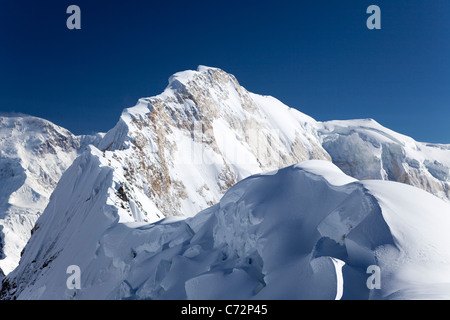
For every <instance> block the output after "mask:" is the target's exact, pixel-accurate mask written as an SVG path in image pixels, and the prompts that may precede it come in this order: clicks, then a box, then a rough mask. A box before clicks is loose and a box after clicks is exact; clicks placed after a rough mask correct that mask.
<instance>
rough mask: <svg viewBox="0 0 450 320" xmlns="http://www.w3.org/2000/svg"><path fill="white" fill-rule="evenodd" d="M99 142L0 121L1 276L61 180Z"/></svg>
mask: <svg viewBox="0 0 450 320" xmlns="http://www.w3.org/2000/svg"><path fill="white" fill-rule="evenodd" d="M99 136H101V135H97V136H75V135H73V134H72V133H70V132H69V131H68V130H66V129H64V128H61V127H59V126H57V125H55V124H53V123H51V122H50V121H47V120H44V119H40V118H37V117H33V116H28V115H20V114H9V115H7V116H1V117H0V191H1V192H0V268H1V269H3V271H4V272H5V273H6V274H8V273H9V272H11V271H12V270H13V269H14V268H15V267H16V266H17V264H18V263H19V259H20V253H21V251H22V249H23V247H24V246H25V244H26V242H27V241H28V239H29V237H30V232H31V230H32V228H33V226H34V224H35V222H36V220H37V219H38V217H39V216H40V214H41V213H42V212H43V211H44V209H45V207H46V205H47V203H48V201H49V198H50V195H51V194H52V192H53V190H54V188H55V187H56V184H57V183H58V181H59V179H60V177H61V175H62V174H63V173H64V171H65V170H66V169H67V168H68V167H69V166H70V165H71V164H72V161H73V160H74V159H75V158H76V157H77V156H78V155H79V154H80V153H81V152H82V151H83V150H84V149H85V147H86V145H87V144H89V143H95V142H96V141H98V139H99Z"/></svg>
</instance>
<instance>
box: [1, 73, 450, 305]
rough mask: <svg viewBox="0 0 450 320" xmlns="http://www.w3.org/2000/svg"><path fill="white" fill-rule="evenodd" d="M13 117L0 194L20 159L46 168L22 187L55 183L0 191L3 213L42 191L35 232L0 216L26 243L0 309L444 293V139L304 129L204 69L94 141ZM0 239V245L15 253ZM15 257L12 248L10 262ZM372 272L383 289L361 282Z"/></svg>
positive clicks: (366, 123) (282, 110)
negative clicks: (26, 303)
mask: <svg viewBox="0 0 450 320" xmlns="http://www.w3.org/2000/svg"><path fill="white" fill-rule="evenodd" d="M20 121H24V120H18V123H19V124H14V125H13V126H12V127H11V125H10V124H8V125H9V126H10V127H8V126H5V130H4V131H0V136H5V137H9V136H8V135H11V132H12V134H13V135H14V134H16V133H15V132H16V131H17V132H26V131H27V130H31V134H28V133H27V134H21V135H19V136H18V138H17V139H16V140H17V143H16V145H18V146H19V147H16V146H14V147H11V148H9V147H8V144H7V143H9V142H10V141H14V139H10V138H7V139H3V140H2V143H5V147H4V148H3V147H2V148H1V149H0V150H7V151H8V152H7V153H5V154H3V153H0V162H1V161H4V160H3V159H7V160H6V162H5V163H4V165H1V166H0V174H5V172H6V173H8V172H9V173H11V172H13V173H14V174H9V175H6V176H7V178H8V179H10V180H8V183H7V184H1V183H0V190H2V189H1V188H7V189H8V188H10V187H11V186H13V185H15V184H16V185H17V186H18V187H19V188H20V187H21V186H22V183H23V181H22V182H21V180H20V178H21V177H22V178H24V179H25V175H23V174H19V173H21V172H22V171H21V170H22V169H21V168H24V166H23V163H24V160H23V159H21V158H25V159H29V160H28V161H29V162H30V163H34V164H37V165H41V164H43V168H40V167H38V169H36V168H35V167H33V166H31V167H30V166H28V167H27V168H32V169H27V170H29V171H31V172H33V170H34V171H35V172H39V174H37V175H35V176H33V179H29V180H27V179H28V178H27V179H25V180H24V181H25V182H26V181H30V183H28V185H27V183H25V184H23V185H24V186H26V185H27V186H30V187H23V189H24V190H34V191H36V190H38V188H37V187H35V186H36V185H39V184H40V183H42V181H47V180H46V179H47V177H51V178H52V180H51V183H49V184H48V185H47V184H44V187H45V188H47V189H45V190H47V191H46V192H47V193H44V192H40V191H39V192H37V193H36V192H35V193H31V196H24V195H27V194H29V193H26V192H23V193H22V198H20V199H22V200H21V201H22V202H15V203H13V202H12V200H11V199H14V197H10V196H7V197H4V198H1V197H2V196H4V195H5V194H6V195H8V193H3V194H0V200H2V201H3V202H0V205H2V203H9V204H14V205H16V206H18V204H20V203H21V204H23V207H21V208H22V209H21V210H25V211H26V212H27V213H31V214H34V212H35V210H37V208H38V207H39V208H41V207H45V205H47V202H48V201H49V200H48V197H49V195H50V194H51V197H50V201H49V202H48V205H47V206H46V208H45V211H44V213H43V214H42V215H41V216H40V217H39V220H38V221H37V223H36V224H34V221H35V220H34V221H32V220H30V221H28V220H26V219H25V220H24V219H23V216H24V215H22V216H20V215H12V214H10V213H8V214H7V217H11V216H14V217H19V218H20V221H19V220H17V221H15V222H14V226H15V227H16V228H23V230H22V229H20V230H19V229H16V230H13V232H9V234H10V236H9V237H10V239H13V237H15V236H16V234H18V235H19V236H20V237H22V238H21V240H20V241H22V243H23V244H25V241H27V240H28V237H29V236H30V235H29V233H27V230H32V236H31V239H30V240H29V242H28V244H27V246H26V247H25V249H24V251H23V255H22V258H21V262H20V264H19V266H18V267H17V268H16V269H15V270H14V271H13V272H11V273H9V271H11V270H12V268H13V267H12V266H13V265H12V264H11V265H10V268H9V271H8V272H5V273H8V275H7V277H6V278H5V279H4V281H3V283H2V288H1V293H0V299H1V298H3V299H10V298H19V299H149V298H150V299H222V298H226V299H253V298H255V299H302V298H306V299H311V298H313V299H315V298H320V299H341V298H342V299H353V298H357V299H378V298H387V299H389V298H392V299H397V298H398V299H402V298H424V297H437V298H446V297H447V296H448V294H447V293H446V292H448V288H449V287H448V283H449V277H448V272H446V271H445V270H446V268H447V269H450V268H448V264H449V261H450V260H449V257H450V253H449V252H448V249H446V247H445V246H446V243H448V240H449V239H448V237H447V236H446V234H447V232H446V230H448V227H449V226H450V222H449V220H448V219H449V216H448V213H449V212H450V210H449V209H450V208H449V203H448V201H449V168H450V162H449V159H450V147H449V146H448V145H437V144H426V143H420V142H416V141H414V140H413V139H412V138H409V137H406V136H403V135H401V134H398V133H395V132H393V131H391V130H389V129H387V128H384V127H383V126H381V125H380V124H378V123H376V122H375V121H374V120H370V119H368V120H351V121H330V122H317V121H315V120H314V119H312V118H311V117H309V116H307V115H304V114H303V113H301V112H299V111H297V110H294V109H291V108H289V107H287V106H286V105H284V104H282V103H281V102H280V101H278V100H276V99H275V98H273V97H268V96H261V95H257V94H253V93H250V92H248V91H247V90H245V88H243V87H241V86H240V85H239V83H238V82H237V80H236V79H235V77H234V76H232V75H230V74H227V73H226V72H224V71H222V70H220V69H217V68H210V67H205V66H200V67H199V68H198V70H196V71H184V72H179V73H177V74H175V75H173V76H172V77H170V79H169V85H168V87H167V88H166V90H165V91H164V92H163V93H162V94H160V95H158V96H155V97H150V98H142V99H139V101H138V103H137V105H136V106H134V107H132V108H128V109H125V110H124V111H123V113H122V115H121V116H120V119H119V121H118V123H117V125H116V126H115V127H114V128H113V129H111V130H110V131H109V132H108V133H107V134H106V135H104V136H103V135H101V134H99V135H97V136H95V137H90V136H86V137H75V136H73V135H71V134H70V133H69V132H68V131H66V130H64V129H62V128H57V129H52V130H49V132H50V133H48V134H44V135H42V136H40V135H39V130H41V127H42V126H41V125H36V126H35V125H33V123H34V122H33V121H32V122H31V123H27V124H26V125H23V124H20ZM36 121H37V120H36ZM37 122H39V121H37ZM16 127H19V128H22V129H20V130H17V129H16ZM44 127H45V128H47V127H46V126H44ZM24 128H25V129H24ZM33 128H34V129H33ZM48 128H52V126H50V125H48ZM53 130H56V131H57V132H58V133H51V132H53ZM45 132H47V131H45ZM29 136H31V137H33V138H34V137H38V139H37V140H36V141H37V142H35V140H33V139H31V140H30V139H29V138H28V137H29ZM40 137H42V138H40ZM49 137H50V138H49ZM29 140H30V141H34V142H33V143H32V144H30V146H31V147H27V148H25V149H24V150H25V151H24V152H19V153H20V156H18V155H17V154H19V153H17V154H16V153H15V151H14V150H15V148H17V150H22V149H20V148H21V147H20V146H23V145H27V143H26V142H27V141H29ZM88 144H93V145H91V146H89V147H86V146H87V145H88ZM2 146H3V145H2ZM33 146H38V147H37V148H35V147H33ZM34 150H38V151H39V150H41V153H39V152H38V153H35V151H34ZM42 150H43V151H42ZM80 153H82V154H81V155H80V156H79V157H78V158H76V157H77V156H78V155H79V154H80ZM75 158H76V159H75ZM19 159H21V160H19ZM43 159H45V161H43ZM74 159H75V161H74ZM331 161H332V162H333V163H334V164H332V162H331ZM70 164H71V165H70ZM46 165H48V167H45V166H46ZM69 165H70V167H69ZM25 167H26V166H25ZM67 167H69V168H68V169H67V170H66V168H67ZM338 167H339V169H338ZM52 168H53V170H54V171H56V173H55V172H54V171H51V170H52ZM55 168H58V169H55ZM280 168H284V169H281V170H279V169H280ZM16 169H17V170H16ZM48 170H50V173H48V172H47V171H48ZM341 170H342V171H343V172H344V173H345V174H344V173H343V172H342V171H341ZM63 172H64V174H63ZM16 173H18V174H16ZM62 174H63V175H62ZM61 175H62V177H61ZM28 176H29V175H28V173H27V177H28ZM53 177H54V178H53ZM60 177H61V179H60V180H59V178H60ZM366 179H378V180H393V181H398V182H402V183H403V184H399V183H394V182H386V181H366ZM5 181H6V180H5ZM36 181H37V182H36ZM49 181H50V180H49ZM58 181H59V182H58ZM56 182H58V184H57V186H56V189H55V185H56ZM406 184H410V185H412V186H416V187H419V188H421V189H423V190H426V191H428V192H429V193H427V192H425V191H422V190H420V189H417V188H414V187H411V186H408V185H406ZM27 188H28V189H27ZM5 190H6V189H5ZM8 190H9V189H8ZM8 190H7V191H8ZM53 190H54V191H53ZM10 191H11V192H12V191H14V190H12V189H11V190H10ZM11 192H10V193H11ZM52 192H53V193H52ZM11 194H12V193H11ZM35 194H39V196H35ZM432 194H434V195H436V196H437V197H439V198H441V199H439V198H437V197H435V196H433V195H432ZM41 195H42V196H41ZM409 195H414V196H413V197H411V196H409ZM33 197H34V198H33ZM442 199H443V200H442ZM41 200H42V201H41ZM12 207H13V206H11V208H12ZM42 209H43V208H42ZM42 209H39V210H42ZM199 212H200V213H199ZM35 217H36V218H37V217H38V214H37V213H36V214H35ZM430 217H432V218H431V219H430ZM8 219H10V218H8ZM5 220H6V219H5ZM1 227H2V225H1V224H0V235H2V234H5V232H4V231H5V230H6V231H8V229H7V228H6V227H5V228H3V230H1ZM10 229H12V228H10ZM17 230H18V231H17ZM2 232H3V233H2ZM5 239H6V240H8V239H7V238H6V237H3V238H2V237H1V236H0V249H1V247H4V248H6V247H7V246H8V243H19V241H16V240H15V239H13V241H10V240H8V241H4V240H5ZM5 244H6V245H5ZM20 251H21V250H20ZM20 251H18V250H16V249H14V250H13V249H11V252H14V254H15V255H16V260H17V261H18V258H19V253H20ZM4 252H7V250H4ZM441 253H442V254H441ZM11 256H12V255H11ZM2 258H3V257H1V256H0V263H1V262H2V261H7V260H6V259H4V260H1V259H2ZM69 265H77V266H79V267H80V269H81V270H82V290H76V291H74V290H69V289H67V287H66V279H67V274H66V268H67V267H68V266H69ZM370 265H377V266H379V267H380V268H381V269H382V270H383V273H382V283H384V284H386V283H389V285H383V287H382V289H381V290H369V289H368V288H367V286H366V282H365V281H366V279H367V277H368V275H367V274H366V270H367V267H368V266H370ZM0 267H1V265H0ZM416 267H417V269H415V268H416ZM5 270H6V269H5ZM421 270H423V272H422V271H421ZM427 270H428V271H427ZM0 277H1V274H0ZM218 289H221V290H220V291H219V290H218Z"/></svg>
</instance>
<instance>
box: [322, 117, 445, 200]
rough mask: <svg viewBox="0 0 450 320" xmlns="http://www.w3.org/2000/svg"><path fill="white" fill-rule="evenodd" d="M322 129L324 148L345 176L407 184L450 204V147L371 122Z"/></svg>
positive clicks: (336, 124)
mask: <svg viewBox="0 0 450 320" xmlns="http://www.w3.org/2000/svg"><path fill="white" fill-rule="evenodd" d="M320 126H321V127H320V128H319V134H320V135H321V140H322V145H323V147H324V148H325V149H326V150H327V152H328V153H329V154H330V156H331V157H332V159H333V163H335V164H336V165H337V166H338V167H339V168H341V169H342V170H343V171H344V172H345V173H346V174H348V175H350V176H352V177H355V178H357V179H376V180H390V181H397V182H401V183H406V184H409V185H412V186H416V187H418V188H421V189H423V190H426V191H428V192H430V193H432V194H434V195H436V196H438V197H440V198H442V199H444V200H446V201H450V148H449V146H448V145H439V144H430V143H422V142H417V141H415V140H414V139H412V138H410V137H407V136H404V135H402V134H399V133H396V132H394V131H392V130H389V129H387V128H385V127H383V126H382V125H380V124H379V123H377V122H376V121H375V120H372V119H366V120H345V121H329V122H323V123H321V124H320Z"/></svg>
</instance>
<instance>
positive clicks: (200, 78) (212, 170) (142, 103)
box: [99, 66, 330, 222]
mask: <svg viewBox="0 0 450 320" xmlns="http://www.w3.org/2000/svg"><path fill="white" fill-rule="evenodd" d="M315 124H316V122H315V121H314V120H313V119H312V118H310V117H308V116H306V115H303V114H301V113H300V112H298V111H295V110H293V109H290V108H288V107H287V106H285V105H283V104H282V103H281V102H279V101H278V100H276V99H274V98H271V97H263V96H258V95H255V94H251V93H249V92H247V90H245V89H244V88H243V87H241V86H240V85H239V83H238V82H237V80H236V79H235V78H234V76H232V75H229V74H227V73H225V72H224V71H222V70H220V69H217V68H208V67H204V66H200V67H199V68H198V71H184V72H179V73H177V74H175V75H173V76H171V77H170V79H169V85H168V87H167V89H166V90H165V91H164V92H163V93H162V94H160V95H158V96H156V97H151V98H142V99H140V100H139V101H138V104H137V105H136V106H135V107H132V108H128V109H125V110H124V111H123V113H122V115H121V117H120V120H119V122H118V124H117V125H116V127H115V128H113V129H112V130H111V131H109V132H108V133H107V134H106V136H105V137H104V139H103V140H102V142H101V143H100V145H99V148H100V149H101V150H102V151H104V156H105V159H106V158H108V159H116V160H117V161H119V162H120V163H121V164H122V169H120V170H122V171H123V175H124V176H125V177H126V182H124V183H126V184H127V185H128V188H127V189H126V190H125V192H126V193H127V190H128V189H134V190H136V192H132V193H130V194H126V196H127V198H128V199H132V200H133V201H134V202H135V203H136V204H137V206H138V207H139V208H140V210H141V211H142V215H143V216H147V215H148V216H149V218H148V219H147V221H149V222H150V221H151V219H152V218H150V216H154V215H155V213H153V212H147V211H148V210H147V209H145V208H146V207H145V206H143V205H140V204H139V203H141V200H140V199H143V198H145V197H146V198H148V199H150V201H151V202H152V203H153V204H154V205H153V206H152V208H154V207H156V208H158V210H159V211H157V215H158V216H159V217H160V218H162V217H164V216H193V215H195V214H196V213H197V212H198V211H200V210H203V209H205V208H207V207H209V206H211V205H213V204H215V203H217V202H218V201H219V200H220V198H221V197H222V196H223V194H224V193H225V192H226V191H227V190H228V189H229V188H230V187H231V186H232V185H234V184H235V183H236V182H237V181H240V180H242V179H243V178H246V177H248V176H250V175H252V174H255V173H260V172H266V171H270V170H276V169H278V168H280V167H284V166H288V165H292V164H294V163H297V162H299V161H303V160H309V159H327V160H329V159H330V158H329V156H328V154H327V153H326V152H325V150H324V149H323V148H322V146H321V145H320V142H319V140H318V136H317V133H316V131H315V129H314V126H315ZM135 193H139V194H140V196H139V199H136V198H134V195H133V194H135ZM152 210H153V209H152ZM161 214H162V215H161Z"/></svg>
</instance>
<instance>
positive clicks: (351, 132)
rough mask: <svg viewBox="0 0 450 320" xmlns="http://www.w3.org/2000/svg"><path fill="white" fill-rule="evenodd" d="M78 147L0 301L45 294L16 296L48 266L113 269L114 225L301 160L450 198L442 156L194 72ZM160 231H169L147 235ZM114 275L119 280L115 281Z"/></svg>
mask: <svg viewBox="0 0 450 320" xmlns="http://www.w3.org/2000/svg"><path fill="white" fill-rule="evenodd" d="M7 131H8V130H6V131H5V132H6V133H2V134H7ZM77 139H78V140H77ZM84 139H85V140H84V141H85V142H86V143H84V144H82V143H81V142H80V141H81V140H79V138H76V139H75V141H78V143H76V147H75V148H73V151H74V152H71V153H70V154H71V156H70V157H69V158H67V165H65V166H62V167H61V170H60V171H59V174H58V175H56V176H55V179H54V183H52V184H51V187H50V188H49V189H48V190H49V193H51V192H53V195H52V197H51V199H50V202H49V203H48V205H47V206H46V209H45V212H44V214H43V215H42V218H40V219H39V220H38V221H37V223H36V224H33V221H32V222H30V223H29V224H28V228H29V229H31V227H32V228H33V230H34V231H33V235H32V236H31V239H30V241H29V243H28V245H27V246H26V248H25V250H24V252H23V257H22V260H21V263H20V265H19V267H18V268H17V269H16V270H15V271H14V272H12V273H11V274H10V275H8V276H7V277H6V279H5V280H4V282H3V284H4V286H3V289H2V294H1V296H2V297H3V298H18V297H20V296H21V294H22V293H23V292H24V290H26V292H27V293H26V294H25V295H24V296H23V297H28V298H29V297H36V298H38V297H41V296H42V297H44V296H46V294H44V292H45V291H46V290H45V288H44V289H43V287H40V288H37V287H36V288H32V287H28V289H26V288H27V286H28V284H29V283H34V282H36V281H38V280H39V279H40V278H41V277H43V278H42V279H45V276H43V274H44V275H45V274H48V272H49V270H50V269H49V268H51V266H52V265H59V266H62V265H63V264H64V263H63V262H65V261H66V259H67V257H68V256H71V255H73V256H74V257H78V258H79V259H87V261H78V262H77V261H74V262H73V263H74V264H77V263H78V264H80V265H83V266H85V267H86V268H87V264H89V263H90V261H91V260H92V259H96V258H97V257H98V256H99V255H106V256H108V257H111V259H113V260H114V257H113V256H114V255H117V254H119V255H120V254H122V253H117V252H114V250H112V249H111V250H110V249H109V247H108V246H111V245H112V244H111V242H110V241H106V240H105V237H109V235H108V232H109V231H108V230H110V228H111V227H112V226H113V225H116V224H119V225H123V226H126V225H129V224H133V223H137V224H143V225H149V226H151V225H153V224H152V223H157V221H161V219H163V218H166V219H165V220H163V221H169V220H170V219H171V220H170V221H173V219H174V217H179V218H180V219H184V218H186V217H194V216H196V214H197V213H198V212H200V211H202V210H204V209H207V208H208V207H211V206H214V205H216V204H217V203H219V201H220V199H221V198H222V197H223V196H224V194H225V193H226V192H227V191H228V190H229V189H230V188H231V187H232V186H233V185H235V184H236V183H238V182H239V181H241V180H243V179H245V178H247V177H249V176H252V175H255V174H262V173H265V175H267V174H269V175H276V174H277V173H278V169H280V168H284V167H288V166H290V165H294V164H296V163H299V162H303V161H306V160H312V159H315V160H325V161H328V162H333V163H334V164H335V165H337V166H338V167H339V168H340V169H341V170H342V171H344V172H345V173H346V174H348V175H349V176H353V177H355V178H357V179H379V180H392V181H398V182H402V183H407V184H410V185H412V186H415V187H419V188H421V189H424V190H426V191H428V192H430V193H433V194H434V195H436V196H438V197H440V198H441V199H443V200H444V201H446V202H448V201H449V197H450V194H449V168H450V161H449V159H450V146H448V145H438V144H427V143H421V142H416V141H414V140H413V139H412V138H409V137H406V136H403V135H401V134H398V133H395V132H393V131H391V130H389V129H387V128H384V127H383V126H381V125H380V124H378V123H377V122H376V121H374V120H371V119H366V120H348V121H330V122H318V121H316V120H314V119H313V118H311V117H309V116H307V115H305V114H303V113H301V112H299V111H297V110H295V109H292V108H289V107H288V106H286V105H284V104H283V103H281V102H280V101H278V100H277V99H275V98H273V97H270V96H262V95H257V94H253V93H250V92H248V91H247V90H246V89H245V88H243V87H242V86H240V85H239V83H238V81H237V79H236V78H235V77H234V76H233V75H230V74H228V73H226V72H224V71H223V70H220V69H217V68H210V67H204V66H200V67H199V68H198V69H197V70H196V71H184V72H180V73H177V74H175V75H173V76H172V77H171V78H170V79H169V85H168V87H167V88H166V90H165V91H164V92H163V93H162V94H160V95H158V96H155V97H151V98H142V99H140V100H139V101H138V103H137V105H136V106H134V107H132V108H128V109H125V110H124V111H123V113H122V115H121V117H120V119H119V121H118V123H117V125H116V126H115V127H114V128H113V129H111V130H110V131H109V132H108V133H106V135H104V136H103V135H100V136H97V137H91V138H84ZM88 144H91V145H90V146H89V147H87V145H88ZM50 145H52V143H50ZM81 145H83V146H84V147H81ZM70 150H72V149H70ZM82 151H84V152H83V153H82V154H81V155H80V156H79V157H78V158H77V159H76V160H75V161H74V159H75V157H76V156H78V155H79V154H80V153H81V152H82ZM59 156H60V155H58V156H57V157H59ZM57 157H56V158H57ZM61 157H63V158H64V157H66V156H65V155H64V156H61ZM70 164H71V166H70V168H69V169H67V167H69V165H70ZM66 169H67V171H65V170H66ZM63 171H65V173H64V175H63V178H62V179H61V181H60V183H58V186H57V187H56V189H55V186H56V182H57V181H58V179H59V178H60V176H61V175H62V173H63ZM34 179H35V180H38V181H39V180H40V177H39V176H37V177H35V178H34ZM19 185H20V184H19ZM53 190H54V191H53ZM231 194H235V193H231ZM235 200H236V201H237V200H238V199H235ZM227 201H228V202H229V201H230V197H228V198H227ZM43 203H45V205H46V202H43ZM236 210H238V211H239V208H238V209H236ZM7 215H8V214H7ZM87 216H89V219H88V220H89V221H90V223H93V225H96V226H98V228H96V229H95V230H91V232H90V233H89V234H91V235H90V236H89V239H85V238H83V239H80V238H79V237H78V236H77V235H78V234H82V233H83V230H84V231H86V228H87V226H85V225H84V222H83V221H86V217H87ZM167 217H172V218H170V219H169V220H168V219H167ZM92 219H93V220H92ZM198 219H199V220H201V217H199V218H198ZM224 219H226V218H224ZM330 219H331V218H330ZM199 220H196V221H199ZM92 221H94V222H92ZM196 223H197V222H196ZM199 223H200V222H199ZM202 223H203V222H202ZM188 226H189V224H188ZM166 228H167V229H170V228H171V227H170V225H169V226H168V227H163V228H162V229H159V228H157V229H155V232H156V233H158V232H159V231H158V230H165V231H164V232H166V231H167V230H166ZM186 228H187V227H182V228H181V229H182V230H185V231H186V230H188V229H189V228H190V227H189V228H188V229H186ZM181 229H180V228H179V226H178V225H177V228H175V229H174V230H178V231H176V232H175V233H177V232H181V234H180V238H179V239H175V238H173V239H172V238H171V236H170V237H169V238H171V239H172V240H171V241H173V242H170V243H169V242H166V241H167V238H165V236H164V235H163V234H162V233H161V235H160V238H158V239H159V240H158V239H156V238H153V235H152V239H153V240H152V241H156V242H158V245H156V244H155V245H156V247H155V248H156V249H155V248H153V247H152V244H142V247H139V248H137V249H136V248H134V249H133V248H131V249H130V250H131V251H133V250H134V252H135V254H138V253H139V252H142V250H144V251H145V252H147V251H152V250H159V249H158V248H160V247H159V246H160V245H162V244H164V247H165V248H170V247H171V246H172V245H174V244H175V243H178V241H184V240H186V239H188V238H186V237H188V236H186V234H184V232H185V231H179V230H181ZM77 230H81V231H77ZM112 230H115V229H112ZM139 230H140V229H139ZM139 230H138V231H130V232H131V233H133V234H134V233H136V232H137V233H139V232H140V231H139ZM191 231H192V230H191ZM191 231H189V230H188V231H187V232H188V234H190V236H189V237H192V236H193V234H191V233H190V232H191ZM192 232H194V231H192ZM0 233H1V231H0ZM119 233H120V232H119ZM28 237H29V235H28ZM25 238H26V237H25ZM25 238H24V239H25ZM183 239H184V240H183ZM0 240H1V239H0ZM249 241H251V239H250V240H249ZM117 243H119V242H117ZM117 243H116V244H117ZM147 246H150V247H152V248H153V249H149V248H147ZM144 247H145V248H147V249H145V248H144ZM95 248H97V249H95ZM99 248H100V249H99ZM339 248H340V247H339ZM141 249H142V250H141ZM124 250H125V249H124ZM127 250H128V249H127ZM190 250H194V251H195V250H197V249H190ZM83 252H90V253H92V256H89V257H86V256H85V255H83V254H82V253H83ZM88 255H89V254H88ZM63 257H64V258H63ZM124 259H125V258H124ZM258 259H259V258H258ZM125 260H126V259H125ZM125 260H123V259H122V260H120V261H119V260H117V261H116V262H115V263H118V264H120V265H122V264H123V263H124V261H125ZM0 261H1V260H0ZM55 261H56V262H55ZM57 261H59V262H57ZM92 261H93V260H92ZM333 261H334V260H333ZM122 267H123V268H126V267H125V264H123V265H122ZM122 267H120V266H119V267H118V268H119V269H120V270H121V271H120V272H125V269H123V270H122ZM158 268H163V269H164V270H165V268H169V265H167V266H164V265H162V266H158ZM158 270H159V269H158ZM166 271H167V270H166ZM39 283H41V284H42V283H43V282H42V281H41V282H39ZM55 285H56V284H55ZM120 286H121V288H122V287H123V286H125V287H127V285H126V284H121V285H120ZM129 289H130V288H129ZM121 290H122V289H121ZM123 290H125V291H126V290H127V289H126V288H125V289H123ZM130 290H131V289H130ZM155 290H156V289H155ZM130 294H131V293H130ZM124 295H125V296H126V294H124V293H123V292H122V293H121V294H120V295H119V296H120V297H122V298H123V297H124ZM119 296H115V298H117V297H119ZM156 296H157V295H156ZM66 298H67V297H66Z"/></svg>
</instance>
